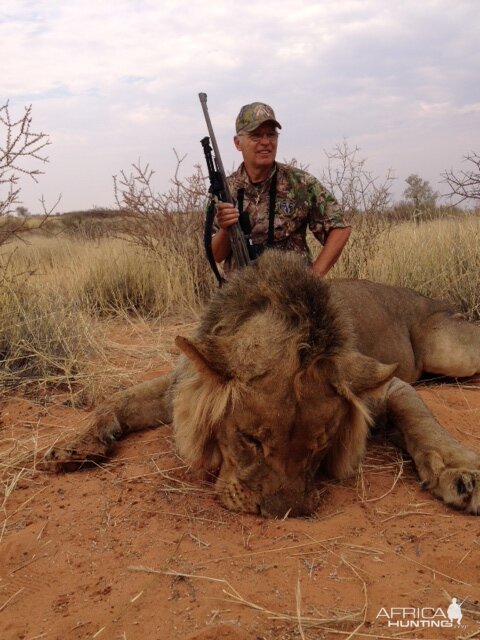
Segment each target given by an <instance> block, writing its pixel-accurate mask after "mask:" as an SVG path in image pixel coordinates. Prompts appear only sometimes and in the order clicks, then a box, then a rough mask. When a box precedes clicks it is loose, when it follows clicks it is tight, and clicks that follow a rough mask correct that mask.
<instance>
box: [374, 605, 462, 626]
mask: <svg viewBox="0 0 480 640" xmlns="http://www.w3.org/2000/svg"><path fill="white" fill-rule="evenodd" d="M462 604H463V602H461V603H459V602H458V600H457V598H452V601H451V603H450V605H449V606H448V609H446V610H445V609H443V608H442V607H389V608H387V607H382V608H381V609H380V611H379V612H378V613H377V616H376V617H377V620H378V621H379V622H384V623H386V625H387V626H388V627H396V628H399V629H443V628H458V627H459V626H462V625H461V622H462V617H463V614H462Z"/></svg>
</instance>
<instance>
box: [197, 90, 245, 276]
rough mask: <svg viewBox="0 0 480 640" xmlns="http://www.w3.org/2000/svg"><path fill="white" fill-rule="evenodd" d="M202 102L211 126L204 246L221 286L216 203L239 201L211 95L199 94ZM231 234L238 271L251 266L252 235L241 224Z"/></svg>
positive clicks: (205, 146)
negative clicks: (210, 104)
mask: <svg viewBox="0 0 480 640" xmlns="http://www.w3.org/2000/svg"><path fill="white" fill-rule="evenodd" d="M198 97H199V98H200V103H201V105H202V109H203V114H204V116H205V121H206V123H207V129H208V133H209V134H210V138H209V137H208V136H206V137H205V138H203V139H202V140H201V144H202V147H203V151H204V153H205V160H206V162H207V169H208V177H209V179H210V189H209V192H210V194H211V198H212V200H211V203H210V205H209V207H208V208H207V217H206V220H205V233H204V244H205V252H206V254H207V258H208V262H209V264H210V266H211V268H212V271H213V272H214V274H215V277H216V278H217V280H218V282H219V284H220V286H221V285H222V283H223V282H224V280H223V278H222V276H221V275H220V273H219V272H218V268H217V264H216V262H215V259H214V257H213V252H212V228H213V220H214V217H215V201H216V200H220V201H221V202H230V203H231V204H233V205H235V200H234V199H233V197H232V194H231V192H230V188H229V186H228V182H227V177H226V175H225V169H224V168H223V163H222V159H221V157H220V152H219V150H218V145H217V140H216V138H215V133H214V132H213V127H212V122H211V120H210V116H209V114H208V109H207V94H206V93H199V94H198ZM210 140H211V142H212V147H213V151H214V153H215V156H213V155H212V147H211V146H210ZM228 234H229V236H230V245H231V248H232V254H233V259H234V260H235V265H236V266H237V268H240V267H245V266H246V265H248V264H250V263H251V262H252V261H253V259H254V256H255V252H254V246H253V243H252V240H251V237H250V235H249V234H248V235H247V236H246V235H245V234H244V232H243V230H242V227H241V226H240V224H239V223H238V222H236V223H235V224H233V225H232V226H230V227H228Z"/></svg>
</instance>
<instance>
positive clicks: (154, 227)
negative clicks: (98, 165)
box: [113, 149, 207, 252]
mask: <svg viewBox="0 0 480 640" xmlns="http://www.w3.org/2000/svg"><path fill="white" fill-rule="evenodd" d="M173 152H174V154H175V157H176V161H177V164H176V169H175V174H174V177H173V178H172V179H171V186H170V188H169V189H168V190H167V191H166V192H164V193H157V192H156V191H155V189H154V185H153V178H154V171H153V170H152V169H150V166H149V165H148V164H146V165H144V166H142V164H141V163H140V162H138V163H137V164H132V170H131V172H130V173H129V174H127V173H126V172H125V171H121V172H120V175H119V176H113V183H114V193H115V200H116V203H117V205H118V207H119V209H120V210H121V211H122V212H123V214H124V215H123V222H122V225H121V235H122V237H124V238H126V239H127V240H128V241H130V242H132V243H133V244H136V245H138V246H141V247H143V248H144V249H147V250H149V251H153V252H156V251H157V249H158V247H159V245H161V244H165V242H167V241H168V239H169V238H170V237H171V238H175V233H176V231H178V230H179V229H180V228H181V229H183V232H184V233H190V232H191V233H195V234H196V235H198V236H199V237H201V225H202V218H201V215H199V214H201V213H203V209H204V206H205V202H206V198H207V184H206V178H205V176H204V175H203V172H202V169H201V166H200V165H196V166H195V170H194V173H193V174H192V175H190V176H187V177H185V178H182V177H181V175H180V174H181V168H182V163H183V162H184V160H185V157H186V156H183V157H180V156H179V155H178V153H177V152H176V151H175V149H174V150H173Z"/></svg>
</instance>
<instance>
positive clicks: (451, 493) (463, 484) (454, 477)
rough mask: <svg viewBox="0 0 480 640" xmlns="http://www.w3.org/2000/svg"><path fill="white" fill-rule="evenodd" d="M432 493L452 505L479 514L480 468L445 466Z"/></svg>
mask: <svg viewBox="0 0 480 640" xmlns="http://www.w3.org/2000/svg"><path fill="white" fill-rule="evenodd" d="M433 493H434V494H435V495H436V496H438V497H439V498H442V500H444V502H446V504H448V505H450V506H452V507H456V508H457V509H462V510H464V511H466V512H467V513H471V514H473V515H480V470H470V469H448V468H447V469H445V470H444V471H443V472H442V473H441V474H440V476H439V478H438V484H437V486H436V488H435V489H434V491H433Z"/></svg>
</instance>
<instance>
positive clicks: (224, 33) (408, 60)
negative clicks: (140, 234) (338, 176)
mask: <svg viewBox="0 0 480 640" xmlns="http://www.w3.org/2000/svg"><path fill="white" fill-rule="evenodd" d="M479 42H480V20H479V4H478V1H477V0H422V1H421V2H419V0H402V1H401V2H392V1H389V0H337V2H336V3H333V2H331V0H329V1H328V2H327V1H325V0H317V1H311V0H310V1H309V0H295V1H293V0H275V1H273V0H263V1H260V0H243V1H242V2H241V3H240V2H233V1H231V0H223V1H222V2H215V1H214V0H208V1H206V0H135V1H134V0H101V1H99V0H95V1H93V0H58V1H57V0H1V3H0V105H1V104H4V103H5V102H6V101H8V103H9V109H10V112H11V115H12V116H19V115H21V114H22V113H23V110H24V108H25V106H27V105H32V116H33V121H32V128H33V130H34V131H42V132H45V133H48V134H49V136H50V140H51V145H50V146H49V147H48V157H49V162H48V164H46V165H45V166H44V167H43V170H44V171H45V173H44V175H42V176H41V177H40V179H39V183H38V184H35V183H34V182H33V181H32V180H29V179H26V178H23V180H22V182H21V187H22V200H23V204H24V206H26V207H27V208H28V209H29V210H30V211H31V212H32V213H36V212H37V211H39V210H40V205H39V200H40V198H41V197H42V196H43V197H44V198H45V200H46V202H47V205H48V204H49V203H53V202H54V201H56V199H57V198H58V196H59V195H61V201H60V203H59V205H58V207H57V211H59V212H64V211H72V210H79V209H88V208H92V207H111V206H114V190H113V179H112V176H113V175H115V174H119V173H120V171H122V170H124V171H126V172H127V173H128V172H129V171H130V167H131V165H132V163H137V162H139V161H140V162H141V163H142V164H146V163H148V164H149V166H150V167H151V169H153V170H154V171H155V177H154V187H155V188H156V189H157V190H158V191H159V192H162V191H164V190H166V189H167V188H168V186H169V180H170V179H171V177H172V176H173V174H174V171H175V168H176V159H175V154H174V151H173V149H175V150H176V151H177V153H178V154H179V155H180V156H182V157H183V156H185V155H186V158H185V160H184V161H183V163H182V168H181V170H182V174H184V175H190V174H191V173H192V172H193V167H194V165H195V164H198V163H201V162H203V155H202V149H201V145H200V142H199V141H200V139H201V138H203V137H204V136H205V135H207V131H206V125H205V121H204V119H203V113H202V110H201V106H200V103H199V100H198V93H199V92H205V93H207V95H208V107H209V112H210V116H211V118H212V121H213V124H214V127H215V132H216V136H217V141H218V144H219V147H220V150H221V153H222V159H223V163H224V165H225V167H226V169H228V170H229V169H233V167H234V166H237V165H238V163H239V162H240V160H241V158H240V157H239V154H238V152H237V151H236V150H235V149H234V146H233V143H232V137H233V134H234V123H235V118H236V116H237V114H238V111H239V109H240V107H241V106H242V105H244V104H247V103H250V102H253V101H261V102H266V103H268V104H270V105H272V107H273V108H274V109H275V113H276V116H277V119H278V120H279V122H280V123H281V124H282V131H281V135H280V139H279V151H278V156H277V158H278V159H279V160H280V161H282V160H284V159H291V158H293V157H294V158H296V159H297V160H298V161H299V162H300V163H301V164H302V165H308V167H309V171H310V172H311V173H313V174H314V175H316V176H317V177H320V176H321V175H322V172H323V171H324V170H325V168H326V165H327V157H326V153H325V152H329V151H332V150H333V149H334V147H335V146H336V145H338V144H341V143H342V142H343V140H344V139H346V140H347V143H348V145H349V146H350V147H351V148H354V147H359V149H360V152H359V157H362V158H364V159H365V160H366V162H365V165H366V167H367V168H368V170H370V171H371V172H372V173H373V174H375V175H377V176H379V177H382V176H385V175H386V173H387V171H388V170H389V169H391V170H392V171H393V173H394V175H395V176H396V181H395V183H394V195H395V197H396V198H397V199H399V198H400V197H401V196H402V193H403V190H404V189H405V187H406V184H405V178H406V177H407V176H408V175H410V174H412V173H416V174H419V175H420V176H421V177H422V178H423V179H425V180H428V181H429V182H430V184H431V185H432V187H433V188H434V189H436V190H438V191H439V192H441V193H445V191H446V185H442V184H441V183H440V180H441V173H442V172H443V171H445V170H446V169H451V168H453V169H455V170H458V169H460V168H462V167H464V168H466V166H465V165H464V164H462V158H463V156H465V155H466V154H467V153H469V152H471V151H474V150H475V151H477V152H479V151H480V144H479V143H480V140H479V137H480V46H479ZM3 138H4V132H3V131H1V132H0V140H2V142H3ZM0 187H1V185H0ZM0 195H1V194H0Z"/></svg>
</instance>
